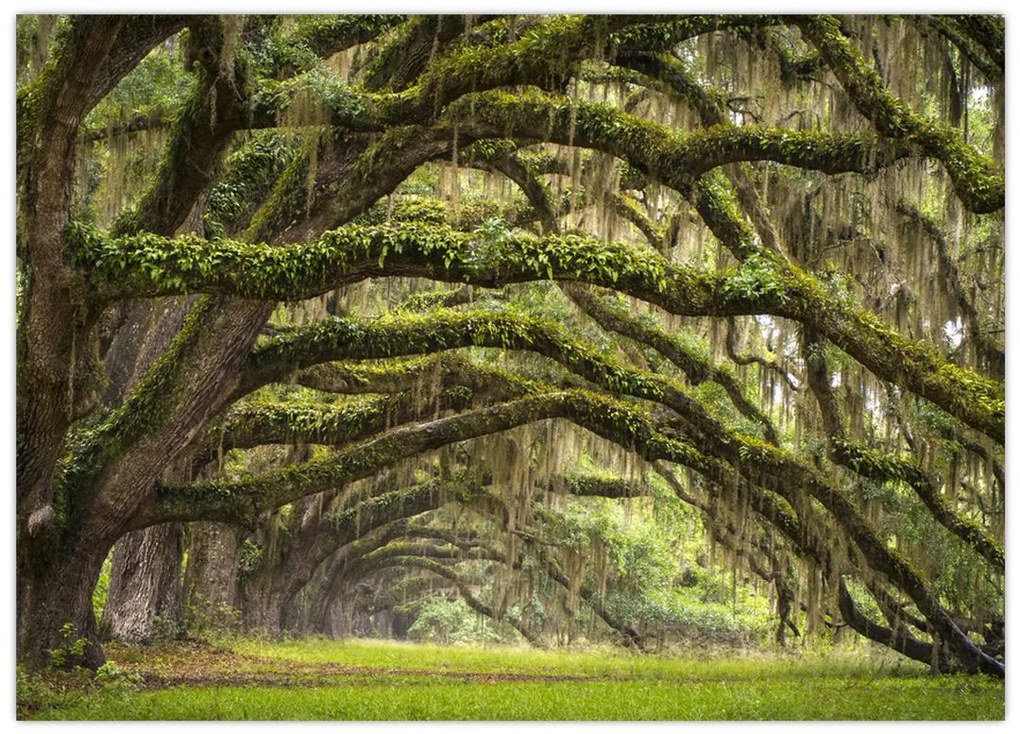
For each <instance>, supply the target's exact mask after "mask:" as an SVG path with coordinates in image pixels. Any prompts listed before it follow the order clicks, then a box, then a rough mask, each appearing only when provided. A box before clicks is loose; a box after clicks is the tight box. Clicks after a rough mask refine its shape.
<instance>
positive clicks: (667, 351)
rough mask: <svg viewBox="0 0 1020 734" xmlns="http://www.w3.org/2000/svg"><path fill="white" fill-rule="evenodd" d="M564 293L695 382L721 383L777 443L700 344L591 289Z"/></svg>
mask: <svg viewBox="0 0 1020 734" xmlns="http://www.w3.org/2000/svg"><path fill="white" fill-rule="evenodd" d="M564 292H565V293H566V294H567V295H568V296H570V298H571V299H572V300H573V301H574V302H575V303H576V304H577V305H578V306H579V307H580V308H581V310H583V311H584V312H585V313H586V314H588V315H589V316H591V317H592V318H593V319H595V321H596V322H597V323H598V324H599V325H600V326H601V327H602V328H604V329H607V330H609V331H615V332H616V333H618V334H622V335H624V336H627V337H630V338H631V339H634V340H635V341H637V342H639V343H641V344H646V345H648V346H650V347H652V348H653V349H655V350H656V351H657V352H659V353H660V354H661V355H662V356H664V357H665V358H666V359H668V360H669V361H670V362H672V363H673V364H674V365H675V366H676V367H678V368H680V370H681V371H683V373H684V374H685V375H686V376H687V379H688V381H690V383H691V384H692V385H699V384H701V383H703V382H706V381H710V382H715V383H717V384H719V385H720V386H721V387H722V388H723V389H724V390H725V391H726V394H727V395H728V396H729V398H730V400H731V401H732V402H733V405H734V407H735V408H736V409H737V410H739V411H740V413H741V414H742V415H744V416H745V417H747V418H750V419H751V420H752V421H754V422H755V423H758V424H759V425H760V426H761V427H762V430H764V432H765V435H766V436H767V437H768V439H769V441H771V442H772V443H778V437H777V435H776V430H775V427H774V426H773V425H772V422H771V421H770V420H769V419H768V417H767V416H766V415H765V414H764V413H762V412H761V410H759V409H758V407H757V406H756V405H754V404H753V403H752V402H751V401H750V400H748V399H747V396H746V395H745V394H744V390H743V388H742V387H741V385H740V384H739V383H738V382H737V377H736V375H735V374H734V373H733V371H732V370H727V369H725V368H723V367H720V366H719V365H717V364H714V363H713V362H712V361H711V360H710V359H709V357H708V355H707V354H706V353H704V352H701V353H699V351H698V349H697V347H696V346H694V345H693V344H692V343H690V342H684V341H683V340H682V339H680V338H679V337H677V336H674V335H672V334H667V333H666V332H665V331H663V330H662V329H659V328H657V327H655V326H653V325H651V324H648V323H645V322H643V321H640V320H638V319H637V318H635V317H634V316H633V315H631V314H630V313H629V312H625V311H624V310H622V309H619V308H614V306H613V305H612V304H611V303H610V302H609V301H607V300H605V299H602V298H599V296H598V295H597V294H596V293H595V292H593V290H592V289H590V288H585V287H584V286H580V285H574V284H569V285H566V286H564Z"/></svg>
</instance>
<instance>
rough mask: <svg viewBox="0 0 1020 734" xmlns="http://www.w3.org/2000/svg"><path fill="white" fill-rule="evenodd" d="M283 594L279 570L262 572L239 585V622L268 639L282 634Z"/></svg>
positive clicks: (273, 569)
mask: <svg viewBox="0 0 1020 734" xmlns="http://www.w3.org/2000/svg"><path fill="white" fill-rule="evenodd" d="M283 609H284V593H283V580H282V579H281V578H280V576H279V569H278V568H272V569H269V570H267V571H263V572H262V573H261V574H257V575H255V576H253V577H251V578H249V579H247V580H245V582H244V583H243V584H242V585H241V622H242V624H243V625H244V628H245V629H246V630H258V631H260V632H262V633H264V634H266V635H268V636H270V637H279V636H280V635H281V634H282V633H283Z"/></svg>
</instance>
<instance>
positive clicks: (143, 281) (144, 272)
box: [77, 224, 1005, 443]
mask: <svg viewBox="0 0 1020 734" xmlns="http://www.w3.org/2000/svg"><path fill="white" fill-rule="evenodd" d="M79 236H81V240H82V241H80V243H79V245H78V247H77V252H78V260H79V263H80V264H81V265H82V266H87V267H88V268H89V269H90V271H91V274H92V278H93V283H94V284H95V287H96V288H97V290H98V292H99V293H100V294H103V295H104V297H105V298H114V297H124V296H127V295H133V296H138V295H147V296H153V295H170V294H175V293H182V292H187V291H204V292H214V293H216V292H219V293H231V294H233V295H238V296H243V297H246V298H264V299H294V298H308V297H311V296H313V295H316V294H320V293H323V292H325V291H327V290H331V289H332V288H334V287H336V286H337V285H339V284H343V283H351V282H356V281H359V280H363V279H365V278H368V277H379V276H391V275H413V276H420V277H427V278H433V279H436V280H448V281H461V282H470V283H473V284H476V285H483V286H488V287H499V286H502V285H504V284H506V283H511V282H521V281H533V280H539V279H544V278H550V277H551V278H555V279H562V280H581V281H585V282H588V283H591V284H594V285H601V286H603V287H607V288H612V289H615V290H618V291H622V292H624V293H628V294H630V295H634V296H636V297H638V298H642V299H644V300H647V301H649V302H650V303H655V304H657V305H659V306H661V307H663V308H664V309H666V310H667V311H670V312H672V313H674V314H678V315H689V316H693V315H717V316H726V315H739V314H761V313H770V314H773V315H777V316H784V317H787V318H791V319H794V320H796V321H800V322H802V323H806V324H809V325H811V326H814V327H815V328H817V329H818V331H819V332H820V333H822V334H823V335H824V336H826V338H828V339H829V340H830V341H832V342H833V343H834V344H836V345H837V346H839V347H840V348H841V349H843V350H844V351H846V352H847V353H849V354H850V355H851V356H853V357H854V358H855V359H857V360H858V361H859V362H861V364H863V365H864V366H866V367H868V368H869V369H870V370H871V371H872V372H874V373H875V374H876V375H878V376H879V377H882V378H884V379H887V380H890V381H892V382H895V383H897V384H900V385H902V386H904V387H906V388H907V389H909V390H911V391H913V392H915V393H917V394H918V395H921V396H922V397H925V398H927V399H929V400H931V401H932V402H934V403H936V404H937V405H939V406H940V407H942V408H943V409H945V410H946V411H947V412H949V413H951V414H952V415H954V416H956V417H958V418H959V419H961V420H963V421H964V422H965V423H967V424H968V425H970V426H972V427H973V428H976V429H977V430H979V431H981V432H983V433H985V434H986V435H988V436H989V437H991V438H993V439H995V440H997V441H999V442H1000V443H1001V442H1002V441H1003V440H1004V433H1005V425H1004V424H1005V420H1004V402H1005V401H1004V395H1003V392H1004V391H1003V387H1002V385H1001V384H1000V383H996V382H995V381H992V380H989V379H987V378H984V377H981V376H979V375H977V374H975V373H974V372H973V371H971V370H968V369H965V368H961V367H957V366H955V365H953V364H951V363H949V362H948V361H946V360H945V359H943V358H942V357H941V356H940V355H939V354H938V353H937V351H936V350H935V349H934V348H932V347H931V346H929V345H927V344H925V343H923V342H916V341H911V340H909V339H906V338H904V337H902V336H901V335H899V334H898V333H896V332H895V331H893V330H892V329H890V328H888V327H887V326H885V325H884V324H882V323H881V322H880V321H879V320H878V319H877V318H876V317H875V316H874V315H872V314H870V313H868V312H855V311H851V310H850V309H848V308H847V307H846V306H844V305H842V304H840V303H838V302H837V300H836V299H835V298H834V297H832V296H830V295H828V294H827V293H826V292H825V291H824V290H823V289H822V287H821V286H820V284H818V282H817V281H816V280H815V279H814V278H812V277H811V276H809V275H808V274H807V273H805V272H804V271H803V270H801V269H799V268H797V267H796V266H792V265H784V264H781V263H766V262H764V261H762V260H761V259H758V260H755V261H754V262H749V263H746V264H745V266H744V267H743V269H742V270H741V271H740V272H738V273H737V274H735V275H714V274H706V273H704V272H702V271H699V270H696V269H694V268H689V267H682V266H676V265H671V264H669V263H667V262H666V261H665V260H664V259H662V258H661V257H656V256H653V255H651V254H644V253H639V252H635V251H633V250H631V249H630V248H628V247H626V246H623V245H618V244H605V243H602V242H599V241H597V240H593V239H587V238H581V237H576V236H570V235H567V236H550V237H544V238H537V237H531V236H527V235H518V236H515V237H513V239H512V242H510V243H507V246H505V247H499V248H492V247H485V246H484V245H483V244H482V243H479V242H478V241H477V240H476V239H474V236H473V235H470V234H462V233H457V232H454V231H452V230H450V229H448V228H444V227H438V226H421V225H410V224H409V225H403V226H401V227H399V228H392V227H385V226H383V227H360V226H356V225H351V226H348V227H344V228H343V229H339V230H335V231H333V232H328V233H326V234H324V235H323V236H322V237H321V238H320V239H319V241H318V242H316V243H314V244H308V245H295V246H291V247H281V248H271V247H268V246H265V245H249V244H243V243H239V242H231V241H219V242H217V243H216V244H215V246H212V245H210V244H209V243H207V242H205V241H203V240H200V239H198V238H195V237H189V236H184V237H181V238H178V239H176V240H167V239H163V238H159V237H154V236H151V235H140V236H137V237H134V238H122V239H114V240H104V239H102V238H100V237H96V236H94V235H89V234H88V233H84V232H81V233H80V234H79ZM511 245H512V246H511Z"/></svg>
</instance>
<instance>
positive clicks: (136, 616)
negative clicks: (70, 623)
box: [99, 523, 184, 643]
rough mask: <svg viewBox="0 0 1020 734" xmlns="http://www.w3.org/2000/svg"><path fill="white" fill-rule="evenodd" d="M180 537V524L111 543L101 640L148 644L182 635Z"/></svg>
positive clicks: (138, 533)
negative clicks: (112, 547)
mask: <svg viewBox="0 0 1020 734" xmlns="http://www.w3.org/2000/svg"><path fill="white" fill-rule="evenodd" d="M182 536H183V529H182V527H181V525H180V524H179V523H170V524H166V525H155V526H153V527H151V528H146V529H145V530H137V531H135V532H133V533H128V534H127V535H125V536H124V537H123V538H121V539H120V540H118V541H117V545H116V546H115V548H114V551H113V568H112V570H111V572H110V590H109V595H108V596H107V600H106V608H105V609H104V610H103V618H102V621H101V623H100V626H99V628H100V633H101V636H102V637H103V638H108V639H111V640H118V641H121V642H143V643H148V642H153V641H154V640H157V639H160V638H173V639H177V638H180V637H182V636H183V634H184V600H183V595H182V589H181V556H182V551H183V542H182V541H183V537H182Z"/></svg>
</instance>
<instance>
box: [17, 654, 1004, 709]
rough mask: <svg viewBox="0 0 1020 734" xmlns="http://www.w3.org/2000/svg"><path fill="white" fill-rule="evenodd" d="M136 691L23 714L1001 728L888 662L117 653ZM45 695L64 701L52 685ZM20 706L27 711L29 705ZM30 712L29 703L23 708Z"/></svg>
mask: <svg viewBox="0 0 1020 734" xmlns="http://www.w3.org/2000/svg"><path fill="white" fill-rule="evenodd" d="M108 654H109V656H110V658H111V659H112V660H113V661H115V662H116V664H117V666H118V667H119V668H120V669H122V670H124V671H126V672H127V673H128V674H132V675H134V676H138V677H140V679H141V683H138V678H135V684H134V685H127V684H125V683H124V682H122V681H121V682H114V683H113V684H109V685H106V686H101V687H100V686H96V685H95V684H91V685H89V686H87V690H86V689H82V690H76V689H75V686H73V685H68V684H67V683H66V682H65V683H64V684H63V689H64V692H63V693H60V694H54V695H51V696H50V697H49V698H46V697H43V698H41V699H39V700H36V701H29V706H28V707H27V708H25V709H22V713H23V714H26V715H30V716H31V718H37V719H148V720H214V719H219V720H255V719H258V720H267V719H271V720H299V719H300V720H330V719H338V720H453V719H472V720H496V721H501V720H552V719H555V720H584V719H588V720H818V719H823V720H856V719H871V720H899V719H920V720H930V719H949V720H974V719H1001V718H1002V717H1003V716H1004V697H1005V694H1004V687H1003V685H1002V683H1001V682H998V681H992V680H989V679H986V678H983V677H982V678H977V677H972V676H968V677H962V676H952V677H948V676H947V677H940V678H933V677H930V676H929V675H927V674H926V673H925V671H924V669H923V668H921V667H920V666H914V665H911V664H909V663H900V662H893V661H891V660H890V659H889V658H870V657H868V656H865V655H850V654H841V655H835V656H821V655H817V656H794V655H788V656H778V655H776V656H765V655H757V656H733V655H730V656H723V655H711V654H710V655H703V656H699V657H697V658H695V657H693V656H690V657H653V656H637V655H633V654H627V653H617V652H569V653H567V652H545V651H535V650H527V649H516V648H509V649H508V648H488V649H484V648H455V647H437V646H428V645H407V644H397V643H382V642H361V641H359V642H330V641H323V640H308V641H299V642H281V643H275V642H257V641H239V642H235V643H231V645H230V648H229V649H226V648H216V647H211V646H208V645H202V644H198V643H180V644H174V645H164V646H156V647H150V648H140V647H127V646H117V645H111V646H110V647H109V648H108ZM51 684H52V685H51V689H53V688H59V687H60V685H59V684H53V682H52V681H51ZM19 698H22V699H24V698H25V697H24V696H20V695H19ZM28 698H31V697H28Z"/></svg>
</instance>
